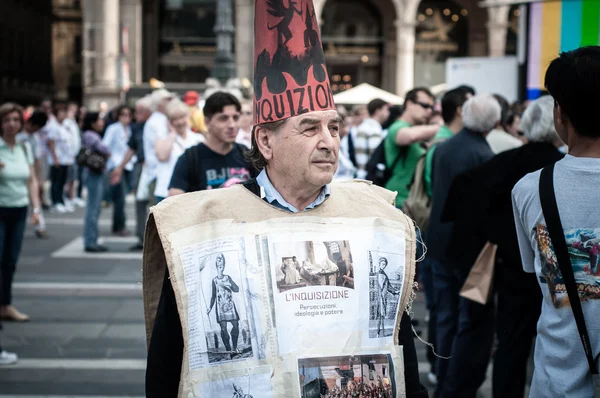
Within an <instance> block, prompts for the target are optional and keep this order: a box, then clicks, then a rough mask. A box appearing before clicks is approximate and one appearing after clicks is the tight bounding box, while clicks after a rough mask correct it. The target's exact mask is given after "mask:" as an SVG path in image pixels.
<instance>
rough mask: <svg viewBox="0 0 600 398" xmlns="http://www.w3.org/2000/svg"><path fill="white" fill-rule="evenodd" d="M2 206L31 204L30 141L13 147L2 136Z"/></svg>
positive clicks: (0, 143) (0, 201) (0, 202)
mask: <svg viewBox="0 0 600 398" xmlns="http://www.w3.org/2000/svg"><path fill="white" fill-rule="evenodd" d="M0 162H2V163H3V164H4V167H2V168H1V169H0V207H25V206H27V205H29V189H28V187H27V182H28V180H29V172H30V167H31V166H32V165H33V155H32V152H31V146H30V145H29V143H17V144H15V146H14V147H13V148H12V149H11V147H9V146H8V145H7V144H6V142H4V140H3V139H2V138H0Z"/></svg>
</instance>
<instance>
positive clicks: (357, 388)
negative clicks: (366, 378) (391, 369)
mask: <svg viewBox="0 0 600 398" xmlns="http://www.w3.org/2000/svg"><path fill="white" fill-rule="evenodd" d="M320 398H394V395H393V390H392V386H391V385H390V384H385V383H383V380H382V379H381V376H379V377H378V381H377V384H375V383H374V382H371V383H364V382H362V381H357V382H355V381H350V382H349V383H348V384H347V385H346V386H345V387H334V388H332V389H331V390H329V391H328V392H326V393H324V394H321V396H320Z"/></svg>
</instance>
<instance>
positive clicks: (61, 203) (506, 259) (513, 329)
mask: <svg viewBox="0 0 600 398" xmlns="http://www.w3.org/2000/svg"><path fill="white" fill-rule="evenodd" d="M599 65H600V48H598V47H589V48H582V49H578V50H575V51H574V52H570V53H564V54H562V55H561V56H560V57H559V58H557V59H556V60H555V61H553V63H552V64H551V65H550V68H549V70H548V72H547V74H546V86H547V88H548V91H549V95H546V96H542V97H541V98H539V99H537V100H535V101H532V102H528V103H526V104H515V105H513V106H510V105H509V103H508V101H507V100H506V99H504V98H502V97H501V96H499V95H489V94H480V93H476V92H475V90H474V89H473V88H471V87H468V86H461V87H457V88H453V89H451V90H449V91H447V92H446V93H444V95H443V96H441V98H436V97H435V96H434V95H433V94H432V93H431V92H430V91H429V90H428V89H427V88H424V87H418V88H415V89H413V90H411V91H409V92H408V93H407V94H406V96H405V102H404V104H403V105H402V106H401V107H400V106H398V105H397V104H388V103H386V102H385V101H383V100H379V99H375V100H373V101H371V102H369V103H368V104H367V105H366V106H359V107H356V108H354V109H352V110H351V111H347V110H346V109H345V108H344V107H343V106H339V107H338V109H337V111H338V113H339V115H340V116H341V120H342V121H341V125H340V130H339V137H340V150H339V156H338V160H337V161H338V167H337V172H336V174H335V176H334V180H338V181H343V180H349V179H354V178H363V179H371V180H373V181H376V182H377V183H378V184H381V185H382V186H384V187H385V188H387V189H389V190H391V191H395V192H397V197H396V207H397V208H398V209H402V210H404V211H405V212H406V213H407V214H408V215H409V216H411V217H412V218H414V219H415V221H416V222H417V226H418V227H419V228H420V234H421V238H422V241H423V242H424V247H423V248H425V247H426V256H425V257H424V260H423V261H422V262H421V263H420V265H419V282H420V283H421V286H422V289H423V290H424V292H425V296H426V303H427V310H428V320H429V321H428V333H427V338H428V340H429V341H430V342H431V343H432V345H433V347H435V352H434V350H433V349H432V350H430V352H429V353H428V359H429V362H430V369H429V374H428V381H429V382H430V383H431V384H433V385H436V386H437V391H436V396H440V397H458V396H460V397H474V396H475V395H476V392H477V390H478V389H479V387H480V386H481V385H482V383H483V381H484V380H485V377H486V370H487V365H488V363H489V362H490V359H491V357H492V352H493V351H494V352H495V355H494V359H493V361H494V371H493V390H494V397H518V396H523V394H524V391H525V383H526V379H527V360H528V357H529V354H530V350H531V347H532V342H533V340H534V338H535V336H536V334H537V344H536V351H535V366H536V369H537V368H539V369H542V370H539V371H536V372H535V374H534V378H533V384H532V386H531V391H534V392H535V394H536V395H535V396H556V395H557V394H558V395H561V396H562V395H567V396H589V394H586V393H587V392H589V391H591V390H590V388H591V385H590V384H589V383H588V381H589V380H588V376H590V373H588V371H587V370H588V361H586V356H585V355H584V351H583V347H582V346H581V344H580V342H579V338H578V336H579V335H580V334H581V333H580V332H578V328H577V327H576V325H575V322H574V318H573V314H571V313H570V309H569V306H568V305H566V308H563V307H565V305H564V301H565V299H564V296H565V294H566V293H565V291H566V289H567V288H566V287H564V286H565V282H564V281H563V279H562V277H561V276H560V270H559V269H558V265H557V262H556V254H554V252H553V248H552V247H553V246H552V244H551V243H548V242H550V240H551V239H552V238H553V237H552V236H550V235H549V232H548V231H547V230H546V229H544V228H545V226H542V225H541V220H542V218H543V216H544V214H545V210H544V211H543V210H542V208H541V207H540V198H539V195H540V194H539V191H540V190H539V189H538V181H539V178H540V177H539V174H540V173H539V171H538V172H536V171H537V170H540V169H542V168H545V167H546V166H549V165H552V164H554V163H556V167H555V174H554V175H555V186H556V188H555V193H556V196H557V199H558V203H559V209H560V210H561V217H564V218H563V220H564V221H563V225H565V226H566V227H567V228H568V229H566V230H565V233H566V235H567V240H568V241H569V244H570V246H569V247H570V252H571V253H574V254H573V256H576V257H577V256H579V257H578V258H584V259H586V260H585V261H584V262H586V263H585V264H584V265H581V264H579V263H578V265H577V266H578V267H579V268H578V269H577V270H576V271H577V272H576V276H577V278H576V281H577V283H578V284H579V287H578V290H579V292H580V297H581V299H582V301H584V303H583V305H582V306H583V313H584V315H586V319H587V321H588V325H591V330H595V329H597V327H598V325H597V323H598V321H596V319H595V317H593V314H594V309H595V304H596V302H595V299H597V298H598V297H600V296H599V295H598V294H597V293H594V291H593V290H590V289H591V288H592V287H595V286H597V284H598V283H599V281H598V280H597V274H598V271H597V268H598V261H597V258H598V256H597V254H598V250H599V249H598V248H599V247H600V245H599V244H598V240H599V239H600V232H599V230H598V227H597V225H596V222H597V221H596V220H595V217H594V216H595V214H597V213H596V212H595V207H594V205H595V201H594V200H590V199H593V198H594V197H595V194H596V191H595V189H596V188H595V183H596V182H598V175H599V173H598V171H599V170H600V169H599V167H600V165H599V163H598V160H597V158H598V157H599V156H600V144H599V140H598V133H597V131H596V127H595V121H594V117H593V115H594V108H593V106H594V105H595V102H594V101H589V98H590V95H592V93H594V92H595V91H594V90H595V89H596V88H598V89H600V82H598V78H596V76H597V70H596V69H595V68H596V67H598V66H599ZM183 99H184V101H181V100H179V99H178V98H177V96H176V95H175V94H173V93H171V92H168V91H166V90H164V89H159V90H156V91H154V92H153V93H152V94H150V95H148V96H146V97H143V98H141V99H139V100H138V101H137V102H136V104H135V110H132V109H130V108H129V107H127V106H125V105H120V106H118V107H116V108H114V109H112V110H109V111H107V112H94V111H89V110H85V109H83V108H79V107H77V106H76V105H74V104H66V103H59V102H57V103H54V104H52V103H50V102H49V101H44V102H43V103H42V104H41V105H40V107H39V108H35V109H33V110H31V109H28V110H24V109H23V108H21V107H20V106H19V105H16V104H12V103H7V104H4V105H2V106H0V121H1V133H2V137H1V140H0V256H1V271H2V291H1V295H0V300H1V301H0V317H1V318H2V319H8V320H13V321H26V320H28V319H29V317H28V316H27V315H26V314H23V313H21V312H20V311H19V310H18V309H17V308H15V307H14V306H13V305H12V301H11V286H12V280H13V276H14V273H15V268H16V264H17V262H18V257H19V252H20V248H21V244H22V240H23V234H24V230H25V225H26V218H27V214H28V207H31V218H32V222H33V224H34V225H35V226H36V234H37V236H38V237H39V238H41V239H44V238H47V237H48V232H47V231H46V227H45V223H44V217H43V210H44V209H49V210H50V212H51V213H54V214H57V215H60V214H64V213H68V212H72V211H74V209H75V208H76V207H84V206H85V207H86V212H85V225H84V230H83V236H84V248H83V249H84V250H85V251H86V252H89V253H98V252H104V251H107V250H108V249H107V248H106V247H105V246H102V245H101V244H100V243H99V236H98V219H99V215H100V211H101V209H102V207H103V202H108V203H111V204H112V207H113V218H112V232H113V234H115V235H118V236H125V235H127V234H128V233H129V232H128V231H127V229H126V225H127V224H126V216H125V197H126V195H127V194H128V193H132V194H133V195H134V197H135V202H136V225H137V228H136V231H135V233H136V235H137V237H138V239H139V242H138V244H136V245H135V246H134V247H132V250H140V249H142V248H143V239H144V236H143V233H144V225H145V222H146V218H147V214H148V213H147V212H148V206H149V205H151V204H156V203H159V202H161V201H162V200H164V199H165V198H166V197H169V196H176V195H180V194H183V193H186V192H193V191H200V190H207V189H217V188H224V187H229V186H231V185H233V184H237V183H240V182H243V181H247V180H249V179H250V178H253V177H256V176H257V175H258V171H259V170H257V167H255V166H260V163H257V162H256V161H254V163H253V162H252V161H251V160H249V159H250V158H251V157H252V150H254V151H256V145H257V142H256V140H257V139H260V137H262V136H259V135H255V136H253V135H252V134H251V132H252V131H253V128H252V105H251V103H247V102H240V101H239V100H238V99H237V98H236V97H235V96H233V95H231V94H229V93H226V92H217V93H215V94H213V95H211V96H210V97H208V98H207V99H206V101H205V104H204V107H203V110H202V112H201V114H198V108H197V106H196V103H197V101H198V99H199V97H198V95H197V93H196V94H194V93H188V94H186V96H184V98H183ZM260 144H261V145H263V144H264V143H262V142H260ZM565 144H568V155H566V156H565V154H566V153H567V146H566V145H565ZM249 150H251V151H250V152H249V154H248V151H249ZM336 152H337V150H336ZM264 161H265V160H264V159H263V162H264ZM533 172H536V173H534V174H530V173H533ZM261 176H262V174H261ZM260 178H263V179H264V178H266V175H264V176H263V177H260V176H259V180H260ZM47 187H49V189H47ZM84 187H85V190H83V189H82V188H84ZM569 203H570V204H569ZM568 204H569V205H568ZM547 217H548V216H547ZM50 233H51V231H50ZM549 236H550V237H549ZM488 242H491V243H493V244H495V245H497V255H496V259H495V264H496V266H495V271H494V274H495V276H494V291H495V294H492V295H491V296H490V298H489V299H488V300H487V301H486V303H485V304H480V303H476V302H474V301H471V300H468V299H465V298H462V297H461V296H460V290H461V287H462V286H463V285H464V283H465V281H466V279H467V277H468V275H469V272H470V271H471V268H472V265H473V264H474V263H475V261H476V260H477V258H478V255H479V253H480V252H481V249H482V248H483V247H484V246H485V245H486V243H488ZM424 251H425V250H424ZM573 258H575V257H573ZM592 259H595V260H596V261H595V263H593V264H592ZM572 261H575V260H572ZM534 273H535V274H537V275H534ZM538 282H539V283H538ZM561 284H562V285H561ZM540 285H541V287H542V288H541V291H540ZM559 286H563V287H559ZM588 287H589V289H588ZM586 289H587V290H586ZM558 296H560V297H558ZM561 298H562V300H563V301H561ZM536 326H537V328H536ZM591 337H592V344H591V345H592V349H593V350H595V351H594V352H598V350H599V349H600V348H599V346H600V341H599V340H598V337H597V334H592V336H591ZM494 343H496V348H495V350H493V347H494ZM0 352H1V353H0V364H1V363H11V362H14V361H15V360H16V355H15V354H11V353H7V352H6V351H2V350H1V349H0ZM590 366H591V365H590ZM569 369H570V370H571V371H572V372H571V373H569V372H568V370H569ZM575 370H576V372H575ZM365 388H369V387H368V386H365ZM354 392H356V391H354ZM354 392H352V391H335V392H330V393H329V394H328V395H327V396H332V397H333V396H336V397H344V396H348V397H349V396H368V397H371V396H388V395H386V394H388V392H387V390H386V391H367V392H359V393H358V395H353V394H354ZM332 394H333V395H332ZM382 394H383V395H382Z"/></svg>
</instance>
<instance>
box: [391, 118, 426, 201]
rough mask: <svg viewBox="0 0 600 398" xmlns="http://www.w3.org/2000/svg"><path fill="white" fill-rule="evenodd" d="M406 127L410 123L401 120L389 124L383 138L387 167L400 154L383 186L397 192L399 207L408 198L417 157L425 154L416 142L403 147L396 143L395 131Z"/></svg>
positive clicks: (409, 125)
mask: <svg viewBox="0 0 600 398" xmlns="http://www.w3.org/2000/svg"><path fill="white" fill-rule="evenodd" d="M406 127H411V124H410V123H407V122H405V121H402V120H398V121H396V122H394V124H392V125H391V126H390V128H389V130H388V135H387V137H386V138H385V160H386V162H387V167H392V164H393V163H394V160H396V158H397V157H398V155H399V154H401V158H400V160H399V161H398V163H397V164H396V167H394V170H393V171H392V177H391V178H390V180H389V181H388V183H387V184H386V186H385V187H386V188H387V189H389V190H390V191H396V192H397V193H398V195H397V196H396V207H397V208H399V209H401V208H402V204H404V201H405V200H406V198H408V192H409V190H410V185H411V182H412V179H413V176H414V174H415V170H416V168H417V163H418V161H419V158H420V157H421V156H423V155H424V154H425V149H424V148H423V147H422V146H421V144H420V143H418V142H417V143H414V144H410V145H408V146H403V147H399V146H398V145H397V144H396V133H398V130H400V129H403V128H406ZM400 134H402V133H400Z"/></svg>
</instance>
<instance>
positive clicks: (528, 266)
mask: <svg viewBox="0 0 600 398" xmlns="http://www.w3.org/2000/svg"><path fill="white" fill-rule="evenodd" d="M517 185H518V184H517ZM517 189H518V188H517V187H515V189H514V190H513V192H512V202H513V215H514V217H515V227H516V229H517V240H518V241H519V251H520V252H521V261H522V262H523V271H525V272H529V273H535V252H534V251H533V247H532V246H531V244H532V243H531V237H530V236H529V231H528V228H527V227H526V223H527V221H526V219H525V212H524V209H522V208H520V205H519V203H518V200H517V198H516V196H517V195H518V192H517Z"/></svg>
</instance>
